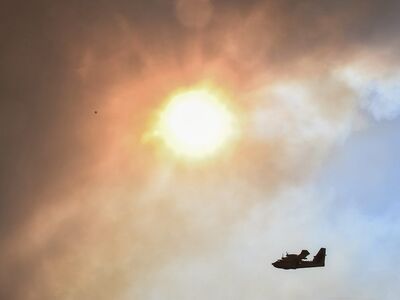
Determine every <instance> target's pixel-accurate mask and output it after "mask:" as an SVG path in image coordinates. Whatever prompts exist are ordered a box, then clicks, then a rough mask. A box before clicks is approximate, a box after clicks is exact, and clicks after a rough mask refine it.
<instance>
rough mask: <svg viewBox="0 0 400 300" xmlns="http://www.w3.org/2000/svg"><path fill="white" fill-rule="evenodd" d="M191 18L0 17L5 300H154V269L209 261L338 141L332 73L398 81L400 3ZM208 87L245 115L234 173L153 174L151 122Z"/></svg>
mask: <svg viewBox="0 0 400 300" xmlns="http://www.w3.org/2000/svg"><path fill="white" fill-rule="evenodd" d="M180 2H182V3H184V2H185V1H180ZM186 2H188V3H189V2H190V3H189V4H188V3H186V4H185V3H184V4H183V8H182V3H181V4H179V3H177V2H174V1H161V0H153V1H119V0H117V1H112V2H110V1H95V2H82V1H69V2H68V3H66V2H61V1H35V2H26V1H25V2H23V1H3V2H2V4H0V19H1V20H2V22H1V23H2V26H1V29H0V38H1V41H2V43H1V46H0V66H1V68H0V69H1V72H0V99H1V102H0V141H1V148H0V193H1V194H0V233H1V234H0V247H1V250H0V263H1V265H2V269H3V272H2V273H3V275H1V276H0V298H1V299H3V298H4V299H118V297H121V298H123V297H124V295H126V290H129V288H131V289H133V292H132V293H133V295H137V297H136V298H138V299H146V298H143V297H147V296H146V295H148V294H147V293H148V291H147V290H146V291H142V287H143V286H146V284H148V282H151V280H150V279H149V277H150V276H151V274H152V272H153V271H155V270H158V268H159V266H163V265H164V264H167V263H168V262H170V261H171V259H172V258H173V257H177V256H179V255H187V253H195V254H196V253H198V252H196V251H200V250H199V249H201V251H207V249H208V250H210V249H211V250H212V249H214V248H218V246H219V245H220V244H218V242H216V241H218V240H219V239H222V237H224V236H226V235H227V234H228V233H229V232H230V225H232V224H236V222H237V221H238V220H242V219H243V218H245V216H246V212H247V211H248V210H251V208H252V207H253V205H256V204H257V203H259V202H261V201H267V200H270V201H272V200H274V199H275V200H276V199H277V198H279V197H277V196H276V195H277V194H279V193H280V190H281V189H282V188H285V187H287V186H291V185H293V184H294V185H300V186H301V185H302V184H303V183H304V182H305V181H307V180H308V179H309V178H310V177H309V176H310V174H313V172H314V171H315V169H317V168H318V166H320V165H321V163H322V162H323V160H324V158H325V157H326V155H327V153H329V151H330V149H331V148H332V146H335V145H336V144H337V143H338V141H341V140H343V139H345V138H346V137H347V136H348V134H349V132H350V131H351V130H352V129H351V128H352V126H354V119H355V118H356V117H355V115H356V114H357V112H356V110H357V109H356V107H357V105H358V104H357V103H358V102H357V101H358V100H359V99H358V98H357V97H358V95H357V92H354V86H352V85H351V84H348V83H347V82H344V80H343V79H342V78H337V77H335V75H334V74H333V73H334V71H336V70H338V69H341V68H342V67H347V66H349V65H350V66H352V64H353V63H356V62H358V61H359V60H366V61H368V59H369V58H370V57H373V59H372V62H369V63H370V64H371V65H372V67H371V69H372V71H371V72H373V71H374V70H375V69H376V65H382V66H383V67H382V68H384V69H385V70H386V69H393V68H394V66H398V62H399V61H398V60H399V54H400V53H399V50H398V49H400V48H399V47H398V46H399V37H398V36H399V35H398V34H397V30H398V28H399V26H400V24H399V23H400V20H399V18H398V16H397V12H398V11H399V9H400V3H399V2H398V1H384V2H381V3H380V2H378V1H322V0H320V1H289V0H287V1H222V0H221V1H203V3H202V5H201V6H199V7H196V2H193V1H189V0H187V1H186ZM205 2H207V4H204V3H205ZM179 5H181V6H179ZM204 7H205V8H204ZM182 9H183V18H182V16H181V17H180V14H182ZM187 9H189V10H191V11H189V14H188V12H187ZM200 9H207V11H206V12H204V11H200ZM196 10H199V11H198V12H199V14H197V13H196ZM192 18H193V20H194V21H195V22H191V20H192ZM204 78H206V79H211V80H212V81H213V82H214V83H215V84H216V85H218V84H222V85H224V86H225V87H226V88H228V89H231V90H232V94H233V95H234V99H235V100H236V101H237V102H238V103H239V104H240V106H241V107H242V108H243V110H245V111H246V112H248V113H247V114H248V116H249V119H251V120H252V121H250V122H249V124H250V125H246V130H245V133H246V138H244V141H243V143H242V144H241V145H240V146H238V148H237V152H238V153H239V152H240V153H241V154H244V155H243V156H242V155H241V154H237V153H236V154H235V153H233V154H230V155H228V156H227V158H226V160H225V161H224V162H221V163H216V164H215V165H212V166H208V169H207V168H204V169H201V170H193V169H191V168H190V167H185V166H179V165H178V166H176V165H174V163H171V162H169V163H162V162H161V161H163V159H165V157H162V154H159V153H158V152H157V151H156V150H154V149H153V148H152V147H151V145H150V146H149V145H145V146H143V145H142V143H141V138H142V133H143V132H144V131H145V130H146V128H147V127H146V126H147V123H148V122H149V121H148V120H149V118H150V116H151V115H152V113H153V110H154V108H155V107H158V105H159V104H160V103H161V102H162V99H163V97H165V96H166V95H167V94H168V93H170V92H171V91H172V90H174V89H176V88H177V87H179V86H191V85H193V84H196V83H197V82H199V81H202V80H204ZM280 84H281V87H279V85H280ZM276 86H278V87H276ZM282 86H283V88H282ZM298 86H300V90H297V91H299V92H301V93H304V95H305V96H304V99H305V100H304V99H303V98H302V99H300V100H299V101H300V102H299V103H300V104H299V105H300V106H299V107H298V108H293V103H292V102H291V100H290V97H291V96H290V95H291V91H293V90H295V91H296V87H298ZM282 91H283V92H282ZM288 91H289V92H288ZM326 91H329V95H330V96H326V93H325V92H326ZM288 93H289V94H288ZM282 98H284V99H289V100H287V101H286V100H285V101H286V102H285V101H281V100H282ZM268 99H272V100H268ZM274 99H275V100H274ZM303 100H304V101H303ZM277 103H279V104H278V105H277ZM94 111H98V114H94ZM263 112H265V114H264V113H263ZM268 112H269V113H270V112H274V113H276V115H278V116H279V115H280V114H286V115H288V116H289V119H287V120H285V123H286V127H285V126H283V127H281V124H282V122H281V121H282V119H279V118H278V119H274V116H272V115H271V116H270V115H268ZM257 113H260V114H261V116H260V119H257V118H256V117H254V115H256V114H257ZM307 120H311V121H312V122H311V124H308V123H307ZM271 124H273V125H274V126H276V127H274V128H276V130H277V131H272V132H265V131H264V127H265V126H270V125H271ZM301 124H308V125H305V126H304V127H302V126H300V125H301ZM260 126H261V127H262V128H261V129H260ZM271 127H272V126H271ZM320 128H324V129H323V130H321V129H320ZM338 128H339V129H338ZM277 132H278V134H277ZM293 137H296V138H293ZM232 162H235V163H234V164H233V163H232ZM232 165H234V167H232ZM210 173H212V174H210ZM238 174H240V175H238ZM261 178H262V179H261ZM265 182H268V183H267V184H265ZM187 199H190V201H188V200H187ZM267 202H268V201H267ZM210 232H211V233H210ZM210 244H212V245H210ZM211 250H210V251H211ZM211 252H212V251H211ZM172 268H174V267H172ZM142 283H143V286H142V285H141V284H142ZM135 293H137V294H135ZM141 293H142V294H141ZM121 295H122V296H121ZM172 295H173V293H172ZM286 296H287V297H289V298H290V295H286ZM286 296H285V297H286ZM205 297H206V296H205ZM166 298H168V297H166ZM222 298H223V297H222Z"/></svg>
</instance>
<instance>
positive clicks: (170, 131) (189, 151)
mask: <svg viewBox="0 0 400 300" xmlns="http://www.w3.org/2000/svg"><path fill="white" fill-rule="evenodd" d="M234 123H235V122H234V115H233V113H232V112H231V111H230V110H229V109H228V107H227V106H226V104H224V103H223V102H222V100H221V99H219V98H218V97H217V95H216V94H214V93H212V92H211V91H209V90H189V91H186V92H181V93H178V94H176V95H174V96H173V97H172V98H171V99H170V101H169V102H168V104H167V105H166V107H165V108H164V110H163V111H162V112H161V115H160V120H159V124H158V133H159V134H160V136H161V138H162V139H163V141H164V142H165V144H166V145H167V146H168V148H170V149H171V150H173V152H175V153H176V154H178V155H181V156H185V157H187V158H204V157H207V156H209V155H211V154H213V153H215V152H216V151H217V150H219V149H221V148H222V146H224V145H225V144H226V143H227V142H228V141H229V140H230V139H231V138H232V137H233V135H234V131H235V130H234V129H235V128H234Z"/></svg>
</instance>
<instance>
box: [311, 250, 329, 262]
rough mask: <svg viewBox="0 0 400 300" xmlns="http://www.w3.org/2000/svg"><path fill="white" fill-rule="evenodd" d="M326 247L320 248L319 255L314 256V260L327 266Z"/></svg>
mask: <svg viewBox="0 0 400 300" xmlns="http://www.w3.org/2000/svg"><path fill="white" fill-rule="evenodd" d="M325 256H326V248H321V249H319V251H318V253H317V255H315V256H314V259H313V262H314V263H316V264H318V265H321V266H325Z"/></svg>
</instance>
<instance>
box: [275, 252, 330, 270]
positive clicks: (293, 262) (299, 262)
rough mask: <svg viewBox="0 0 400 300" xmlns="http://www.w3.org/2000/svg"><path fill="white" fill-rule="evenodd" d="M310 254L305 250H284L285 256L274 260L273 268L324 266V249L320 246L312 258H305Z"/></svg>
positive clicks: (287, 268)
mask: <svg viewBox="0 0 400 300" xmlns="http://www.w3.org/2000/svg"><path fill="white" fill-rule="evenodd" d="M309 254H310V252H308V251H307V250H302V251H301V252H300V254H288V253H287V252H286V257H283V256H282V258H281V259H278V260H277V261H276V262H274V263H272V265H273V266H274V267H275V268H279V269H285V270H289V269H301V268H315V267H324V266H325V256H326V249H325V248H321V249H320V250H319V251H318V253H317V255H315V256H314V259H313V260H305V259H306V257H307V256H308V255H309Z"/></svg>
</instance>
